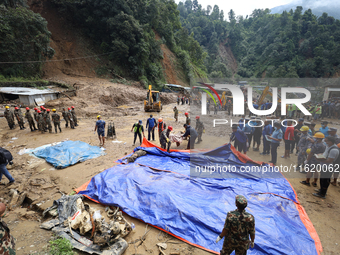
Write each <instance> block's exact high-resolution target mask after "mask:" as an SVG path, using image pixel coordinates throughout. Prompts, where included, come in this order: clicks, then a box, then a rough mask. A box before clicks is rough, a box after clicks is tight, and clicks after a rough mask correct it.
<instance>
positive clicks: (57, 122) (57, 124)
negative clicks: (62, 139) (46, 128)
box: [52, 109, 61, 133]
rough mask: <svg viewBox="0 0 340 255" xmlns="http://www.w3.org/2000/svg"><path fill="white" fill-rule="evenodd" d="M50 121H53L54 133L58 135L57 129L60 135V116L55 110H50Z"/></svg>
mask: <svg viewBox="0 0 340 255" xmlns="http://www.w3.org/2000/svg"><path fill="white" fill-rule="evenodd" d="M52 112H53V113H52V121H53V125H54V130H55V133H58V128H59V131H60V133H61V128H60V115H59V114H58V113H57V110H56V109H52Z"/></svg>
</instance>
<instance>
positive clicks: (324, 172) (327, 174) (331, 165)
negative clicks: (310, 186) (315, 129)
mask: <svg viewBox="0 0 340 255" xmlns="http://www.w3.org/2000/svg"><path fill="white" fill-rule="evenodd" d="M325 143H326V144H327V147H326V151H325V152H324V153H323V156H324V158H323V159H321V158H320V159H317V160H318V161H320V162H321V164H322V165H321V174H320V187H321V188H320V189H319V190H316V191H317V193H313V195H314V196H316V197H320V198H326V193H327V189H328V187H329V184H330V182H331V176H332V174H333V172H334V171H335V170H337V168H338V167H337V166H336V164H339V162H338V160H337V159H338V158H339V148H338V146H337V145H336V144H335V138H334V137H329V136H328V137H326V138H325Z"/></svg>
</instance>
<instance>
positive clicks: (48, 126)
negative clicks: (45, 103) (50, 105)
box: [46, 109, 52, 133]
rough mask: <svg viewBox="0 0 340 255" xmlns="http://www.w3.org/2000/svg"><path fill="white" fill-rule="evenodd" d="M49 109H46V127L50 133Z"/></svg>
mask: <svg viewBox="0 0 340 255" xmlns="http://www.w3.org/2000/svg"><path fill="white" fill-rule="evenodd" d="M50 112H51V110H50V109H46V128H47V129H48V131H49V132H50V133H52V123H51V115H50Z"/></svg>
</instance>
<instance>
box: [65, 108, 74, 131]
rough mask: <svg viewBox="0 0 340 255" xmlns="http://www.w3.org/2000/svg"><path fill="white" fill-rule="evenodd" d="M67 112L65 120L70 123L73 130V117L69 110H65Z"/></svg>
mask: <svg viewBox="0 0 340 255" xmlns="http://www.w3.org/2000/svg"><path fill="white" fill-rule="evenodd" d="M67 110H68V112H67V115H66V117H67V120H68V121H69V122H70V126H71V128H72V129H74V121H73V117H72V113H71V108H67Z"/></svg>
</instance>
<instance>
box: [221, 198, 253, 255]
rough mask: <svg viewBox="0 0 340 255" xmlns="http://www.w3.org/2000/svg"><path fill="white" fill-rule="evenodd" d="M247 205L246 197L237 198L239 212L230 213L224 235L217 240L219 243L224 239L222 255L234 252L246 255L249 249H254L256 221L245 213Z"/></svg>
mask: <svg viewBox="0 0 340 255" xmlns="http://www.w3.org/2000/svg"><path fill="white" fill-rule="evenodd" d="M247 203H248V202H247V199H246V198H245V197H244V196H242V195H237V196H236V207H237V210H235V211H231V212H228V214H227V218H226V220H225V224H224V228H223V230H222V233H221V234H220V235H219V236H218V237H217V239H216V243H217V242H219V241H220V240H221V239H222V238H223V237H224V242H223V247H222V250H221V253H220V255H229V254H231V253H232V252H233V251H235V255H246V254H247V250H248V248H249V247H251V248H254V240H255V219H254V216H253V215H251V214H250V213H248V212H246V211H245V208H246V207H247ZM249 236H250V239H251V241H249Z"/></svg>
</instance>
